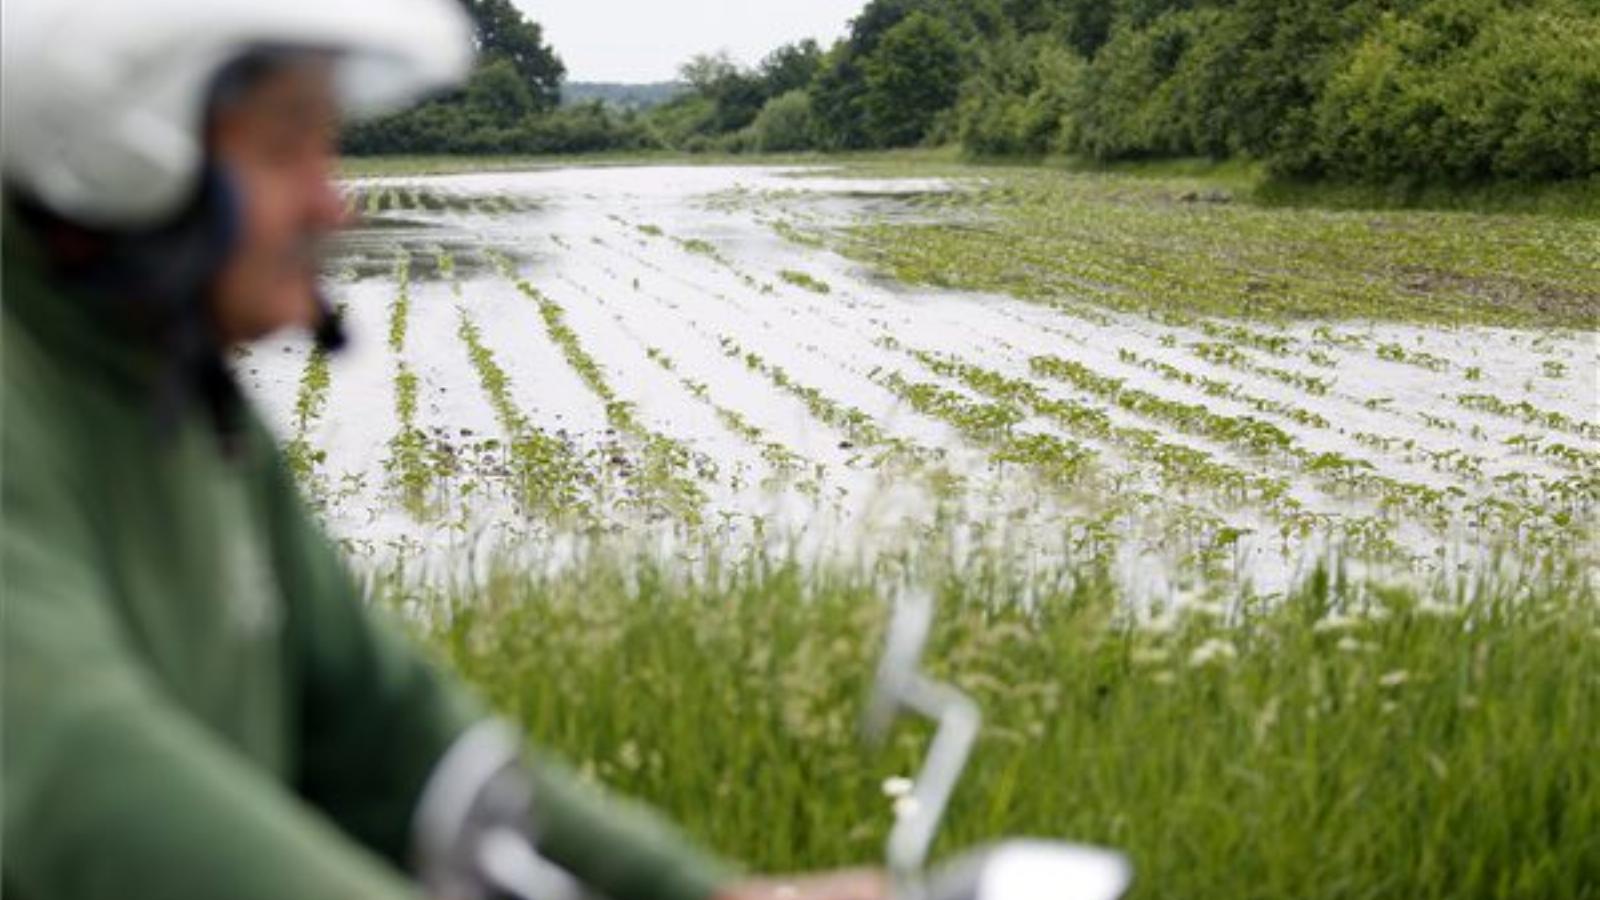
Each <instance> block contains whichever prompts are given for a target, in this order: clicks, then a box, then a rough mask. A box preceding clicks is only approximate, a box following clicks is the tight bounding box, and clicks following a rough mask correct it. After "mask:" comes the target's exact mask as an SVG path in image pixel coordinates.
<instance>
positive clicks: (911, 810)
mask: <svg viewBox="0 0 1600 900" xmlns="http://www.w3.org/2000/svg"><path fill="white" fill-rule="evenodd" d="M921 808H922V804H921V803H920V802H918V800H917V798H916V797H913V796H912V795H910V794H907V795H906V796H904V797H901V798H900V799H898V800H896V801H894V817H895V818H896V819H909V818H911V817H912V816H914V815H916V814H917V811H918V810H920V809H921Z"/></svg>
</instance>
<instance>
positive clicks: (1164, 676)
mask: <svg viewBox="0 0 1600 900" xmlns="http://www.w3.org/2000/svg"><path fill="white" fill-rule="evenodd" d="M1150 680H1151V681H1153V682H1155V683H1156V684H1162V685H1166V684H1172V683H1174V682H1176V681H1177V680H1178V677H1177V676H1176V675H1173V674H1172V673H1171V672H1168V671H1166V670H1165V669H1163V670H1162V671H1160V672H1156V673H1155V674H1153V675H1151V676H1150Z"/></svg>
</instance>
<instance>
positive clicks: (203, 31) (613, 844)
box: [0, 0, 882, 900]
mask: <svg viewBox="0 0 1600 900" xmlns="http://www.w3.org/2000/svg"><path fill="white" fill-rule="evenodd" d="M4 16H5V19H4V23H3V28H4V41H5V45H4V58H3V60H4V61H3V66H4V69H3V72H0V76H3V90H4V94H3V98H0V99H3V108H4V115H5V119H4V122H3V125H0V148H3V151H4V155H3V159H4V162H3V166H4V168H3V172H4V185H5V219H4V237H3V240H4V263H3V266H4V282H3V301H4V320H3V322H4V324H3V328H4V331H3V340H4V358H3V367H4V392H3V395H0V403H3V406H0V415H3V421H0V427H3V430H4V434H3V448H0V453H3V456H0V466H3V489H4V490H3V495H0V504H3V505H0V516H3V522H4V532H3V560H0V565H3V584H4V600H3V602H4V610H3V612H4V620H3V622H4V628H3V633H4V643H3V647H0V656H3V660H4V671H3V685H4V695H3V702H4V707H3V708H4V724H3V732H4V737H3V739H4V745H3V765H4V770H3V775H4V778H3V790H4V820H3V832H0V848H3V861H0V865H3V873H4V891H3V893H4V895H5V896H6V897H8V898H15V900H29V898H32V900H43V898H51V900H79V898H83V900H87V898H112V897H115V898H232V900H255V898H269V897H272V898H278V897H282V898H295V900H310V898H329V900H333V898H340V900H350V898H397V900H398V898H408V897H420V896H423V895H424V893H426V894H428V895H432V896H435V897H439V898H446V897H448V898H462V900H469V898H480V897H491V896H506V895H508V891H509V890H510V889H513V888H514V889H516V890H520V891H524V892H525V893H527V894H528V895H529V896H532V897H534V898H537V900H546V898H550V900H555V898H556V897H558V896H561V895H562V894H563V892H565V891H567V890H568V889H569V888H570V887H571V886H572V882H571V877H572V876H575V877H576V878H577V879H578V880H580V881H581V882H583V884H584V885H585V886H586V887H587V888H588V889H590V890H593V891H597V892H599V893H601V894H603V895H605V896H608V897H612V898H614V900H634V898H637V900H680V898H681V900H703V898H711V897H719V898H741V900H742V898H764V897H780V896H781V897H800V898H804V897H814V898H819V900H870V898H874V897H876V896H878V895H880V894H881V892H882V888H881V883H880V881H879V879H878V878H877V877H876V876H874V875H871V874H850V873H845V874H842V875H839V876H833V877H827V878H821V879H809V880H799V881H796V882H794V883H783V882H776V881H773V882H740V881H738V880H737V879H735V878H734V877H732V875H731V874H730V871H729V870H728V869H726V868H725V867H724V866H722V865H721V864H720V863H718V862H716V861H714V860H711V859H710V858H708V857H706V856H704V855H703V854H701V853H699V852H698V851H696V850H694V849H692V848H690V847H689V846H688V845H687V844H686V843H685V842H684V841H683V840H682V839H681V838H679V837H678V836H677V835H676V834H675V833H674V832H672V831H671V830H670V829H668V828H667V827H665V826H664V825H663V824H661V823H660V822H659V821H657V820H655V819H654V818H652V817H650V816H649V815H648V814H647V813H644V812H642V811H640V810H638V809H635V808H625V807H624V806H623V805H622V804H620V803H619V802H617V801H614V800H609V799H606V798H603V797H600V796H599V795H597V794H595V793H593V792H590V791H587V790H585V789H581V788H580V787H578V786H577V784H576V783H575V782H574V781H573V780H572V779H571V778H569V777H568V776H567V775H566V774H564V773H563V772H562V771H561V770H560V769H558V768H556V767H554V766H553V765H551V764H549V763H547V762H541V761H538V760H535V761H533V762H531V763H528V762H524V760H523V755H522V754H521V753H520V752H519V749H518V747H517V746H516V741H515V739H514V738H513V737H511V736H510V735H509V733H508V732H507V731H506V729H504V728H503V727H500V726H497V725H495V724H493V723H492V722H491V721H489V720H488V719H487V717H486V715H485V712H484V710H482V709H481V708H480V707H479V706H478V705H477V703H476V702H475V701H474V699H473V698H472V697H471V696H469V695H468V694H467V693H466V692H465V691H463V690H462V689H461V688H459V687H458V686H457V685H456V684H455V683H453V682H452V681H451V680H450V679H449V678H447V677H445V676H444V675H442V674H441V673H439V672H437V671H435V670H433V669H432V668H430V667H429V665H428V664H426V663H425V662H424V661H423V660H422V659H421V658H420V657H419V656H418V655H417V654H416V653H415V652H414V651H413V650H412V649H411V648H410V647H409V646H408V645H407V644H406V643H405V642H404V641H403V640H401V639H400V638H399V637H397V636H396V634H395V633H394V632H392V631H391V630H389V629H388V628H387V627H385V625H384V624H383V623H381V622H378V621H375V620H374V619H373V618H372V617H371V616H370V615H369V614H368V613H367V611H366V610H364V608H363V606H362V604H361V602H360V599H359V597H358V595H357V592H356V590H355V589H354V586H353V584H352V582H351V580H350V578H349V577H348V575H347V574H346V572H345V570H344V569H343V568H342V566H341V563H340V561H339V560H338V559H337V558H336V556H335V554H334V552H333V551H332V550H331V549H330V546H329V544H328V542H327V540H326V539H325V538H324V537H323V535H322V534H321V533H320V532H319V531H318V529H317V528H316V527H315V526H314V525H313V523H312V522H311V521H310V520H309V519H308V517H307V515H306V513H305V512H304V511H303V510H302V508H301V506H300V504H299V502H298V500H297V498H296V495H295V489H294V486H293V484H292V482H291V480H290V478H289V477H288V476H287V475H286V474H285V469H284V465H283V463H282V460H281V458H280V456H279V453H278V450H277V449H276V445H275V443H274V441H273V439H272V437H271V436H270V435H269V434H268V433H267V431H266V430H265V429H264V428H263V427H262V425H261V423H260V421H259V420H258V418H257V416H256V415H255V413H254V412H253V411H252V410H251V408H250V406H249V404H248V403H247V402H246V400H245V399H244V398H243V397H242V396H241V394H240V391H239V389H238V387H237V385H236V384H235V382H234V380H233V376H232V373H231V372H230V370H229V367H228V365H227V363H226V362H225V360H226V357H227V354H228V351H229V350H230V349H232V348H234V347H236V346H238V345H239V344H241V343H243V342H247V341H251V340H254V339H256V338H259V337H262V336H264V335H267V334H270V333H273V332H276V331H278V330H280V329H284V328H290V327H301V328H309V329H312V330H314V331H316V332H317V333H318V335H319V340H321V341H322V342H323V343H324V344H325V345H328V346H333V345H335V344H337V343H338V339H339V336H338V333H337V332H338V329H337V323H336V322H334V321H333V319H332V318H331V316H330V314H329V311H328V309H327V304H326V303H325V302H324V301H323V300H322V299H321V295H320V294H319V292H318V288H317V255H316V252H315V248H316V245H317V244H318V242H319V241H320V240H321V239H322V238H325V237H326V236H327V235H329V234H330V233H331V232H333V231H334V230H336V229H337V228H339V227H340V225H341V224H342V218H343V205H342V203H341V200H340V198H339V196H338V193H337V191H336V189H335V185H334V182H333V166H334V162H335V159H334V150H335V141H336V134H337V131H336V129H337V122H338V119H339V116H340V114H341V112H342V111H344V110H345V109H354V110H358V111H360V110H368V109H382V108H394V106H395V105H396V104H397V103H398V102H400V101H402V100H405V99H407V98H411V97H415V96H417V95H418V94H419V93H420V92H423V91H426V90H430V89H435V88H438V87H441V86H446V85H449V84H451V83H453V82H455V81H456V80H458V79H459V78H460V77H462V76H463V75H464V74H465V72H466V70H467V69H468V67H469V66H470V64H471V51H470V31H469V28H468V25H467V23H466V21H465V19H464V16H463V15H462V13H461V12H460V10H459V9H458V8H457V7H456V4H455V3H454V2H453V0H275V2H270V0H269V2H247V0H150V2H143V3H128V2H126V0H74V2H71V3H66V2H60V0H7V2H6V4H5V5H4Z"/></svg>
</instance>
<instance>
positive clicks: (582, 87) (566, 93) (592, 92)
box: [561, 81, 689, 110]
mask: <svg viewBox="0 0 1600 900" xmlns="http://www.w3.org/2000/svg"><path fill="white" fill-rule="evenodd" d="M687 90H689V86H688V85H687V84H683V83H681V82H676V81H660V82H656V83H654V84H619V83H616V82H608V81H569V82H567V83H565V84H563V85H561V105H562V106H575V105H577V104H580V103H588V102H590V101H592V100H599V101H600V102H602V103H604V104H606V105H607V106H614V107H617V108H619V109H640V110H643V109H652V108H654V107H657V106H660V105H662V104H663V103H666V102H667V101H668V100H671V99H672V98H673V97H676V96H678V95H679V94H682V93H684V92H685V91H687Z"/></svg>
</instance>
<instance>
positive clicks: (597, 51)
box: [514, 0, 866, 82]
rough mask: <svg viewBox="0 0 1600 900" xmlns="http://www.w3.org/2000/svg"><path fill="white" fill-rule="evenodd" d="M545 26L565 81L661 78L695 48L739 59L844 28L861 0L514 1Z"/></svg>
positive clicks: (825, 38) (750, 59)
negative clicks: (563, 68) (563, 66)
mask: <svg viewBox="0 0 1600 900" xmlns="http://www.w3.org/2000/svg"><path fill="white" fill-rule="evenodd" d="M514 2H515V3H516V5H517V6H518V7H520V8H521V9H522V11H523V12H524V13H526V14H527V15H528V18H530V19H532V20H533V21H535V22H538V23H539V24H540V25H543V26H544V33H545V39H546V40H547V41H548V42H549V43H550V45H551V46H552V47H554V48H555V50H556V53H557V54H559V55H560V56H561V60H562V62H565V63H566V64H567V79H568V80H570V81H626V82H647V81H668V80H671V79H673V78H675V77H677V72H678V66H679V65H681V64H682V63H683V61H684V60H686V59H688V58H689V57H691V56H693V55H694V54H696V53H706V52H710V51H714V50H719V49H726V50H728V51H729V52H731V53H732V54H733V56H734V58H735V59H737V60H739V61H740V62H743V63H747V64H748V63H755V62H759V61H760V60H761V57H763V56H765V55H766V54H767V51H769V50H772V49H773V48H775V47H777V46H779V45H780V44H786V43H788V42H790V41H796V40H799V39H801V38H806V37H814V38H817V39H819V40H821V41H822V42H823V45H824V46H827V44H828V43H829V42H831V41H832V40H833V39H834V38H836V37H840V36H842V35H843V34H844V32H845V28H846V26H847V24H848V23H849V21H850V19H851V17H852V16H854V15H855V14H856V13H858V12H860V11H861V9H862V7H864V6H866V0H514Z"/></svg>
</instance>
